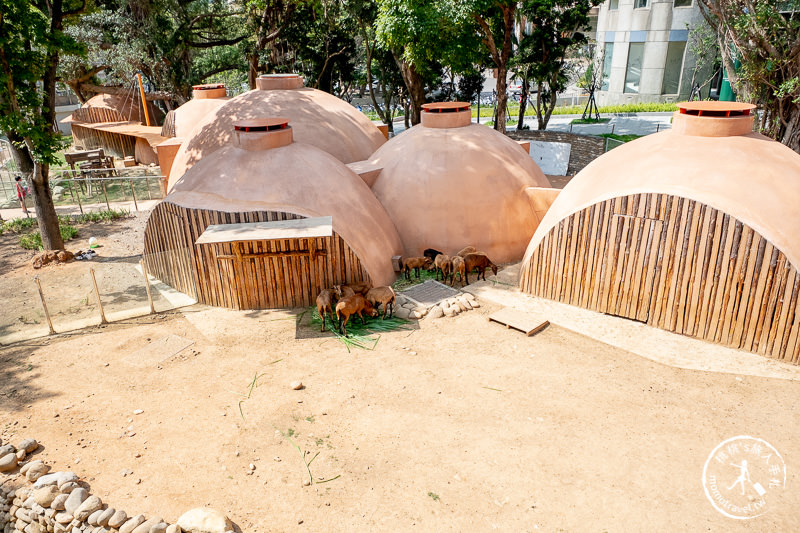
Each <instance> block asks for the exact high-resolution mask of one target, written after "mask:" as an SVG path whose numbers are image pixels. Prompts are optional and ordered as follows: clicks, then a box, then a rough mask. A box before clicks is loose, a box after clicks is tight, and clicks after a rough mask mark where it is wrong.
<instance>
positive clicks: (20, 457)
mask: <svg viewBox="0 0 800 533" xmlns="http://www.w3.org/2000/svg"><path fill="white" fill-rule="evenodd" d="M16 455H17V461H18V462H22V461H24V460H25V458H26V457H27V456H28V454H27V453H25V450H17V453H16Z"/></svg>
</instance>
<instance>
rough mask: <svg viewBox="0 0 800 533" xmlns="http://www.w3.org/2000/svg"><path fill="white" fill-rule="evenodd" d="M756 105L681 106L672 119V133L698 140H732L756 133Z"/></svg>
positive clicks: (710, 104)
mask: <svg viewBox="0 0 800 533" xmlns="http://www.w3.org/2000/svg"><path fill="white" fill-rule="evenodd" d="M755 108H756V106H755V105H753V104H747V103H744V102H714V101H707V102H681V103H679V104H678V110H677V111H675V113H674V114H673V117H672V131H673V132H675V133H679V134H682V135H694V136H697V137H731V136H734V135H747V134H748V133H751V132H752V131H753V113H752V111H753V110H754V109H755Z"/></svg>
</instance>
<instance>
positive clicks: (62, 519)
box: [53, 511, 72, 524]
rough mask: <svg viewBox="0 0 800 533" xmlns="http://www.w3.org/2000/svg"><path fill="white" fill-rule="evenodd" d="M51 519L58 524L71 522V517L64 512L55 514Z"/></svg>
mask: <svg viewBox="0 0 800 533" xmlns="http://www.w3.org/2000/svg"><path fill="white" fill-rule="evenodd" d="M53 519H54V520H55V521H56V522H58V523H59V524H69V523H70V522H72V515H71V514H69V513H66V512H64V511H61V512H60V513H56V515H55V516H54V517H53Z"/></svg>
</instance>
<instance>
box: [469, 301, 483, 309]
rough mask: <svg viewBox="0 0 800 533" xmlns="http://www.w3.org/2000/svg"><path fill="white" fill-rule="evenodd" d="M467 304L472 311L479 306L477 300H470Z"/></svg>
mask: <svg viewBox="0 0 800 533" xmlns="http://www.w3.org/2000/svg"><path fill="white" fill-rule="evenodd" d="M469 304H470V305H471V306H472V308H473V309H477V308H479V307H480V306H481V304H479V303H478V300H470V302H469Z"/></svg>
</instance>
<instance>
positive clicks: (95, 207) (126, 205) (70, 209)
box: [0, 199, 161, 220]
mask: <svg viewBox="0 0 800 533" xmlns="http://www.w3.org/2000/svg"><path fill="white" fill-rule="evenodd" d="M160 201H161V200H160V199H158V200H140V201H138V202H137V204H138V206H139V211H149V210H150V209H152V208H153V206H155V205H156V204H157V203H158V202H160ZM111 208H112V209H124V210H125V211H130V212H131V213H133V212H134V211H136V209H135V207H134V204H133V201H132V200H131V201H126V202H111ZM106 209H108V208H107V207H106V204H105V202H103V203H99V204H83V212H84V213H89V212H95V211H105V210H106ZM56 213H58V214H59V215H79V214H80V213H81V210H80V208H78V206H77V205H63V206H56ZM28 214H30V216H31V217H35V216H36V210H35V209H34V208H33V207H32V206H31V207H28ZM0 215H2V216H3V220H11V219H13V218H25V213H23V212H22V209H21V208H19V207H17V208H15V209H0Z"/></svg>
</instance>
